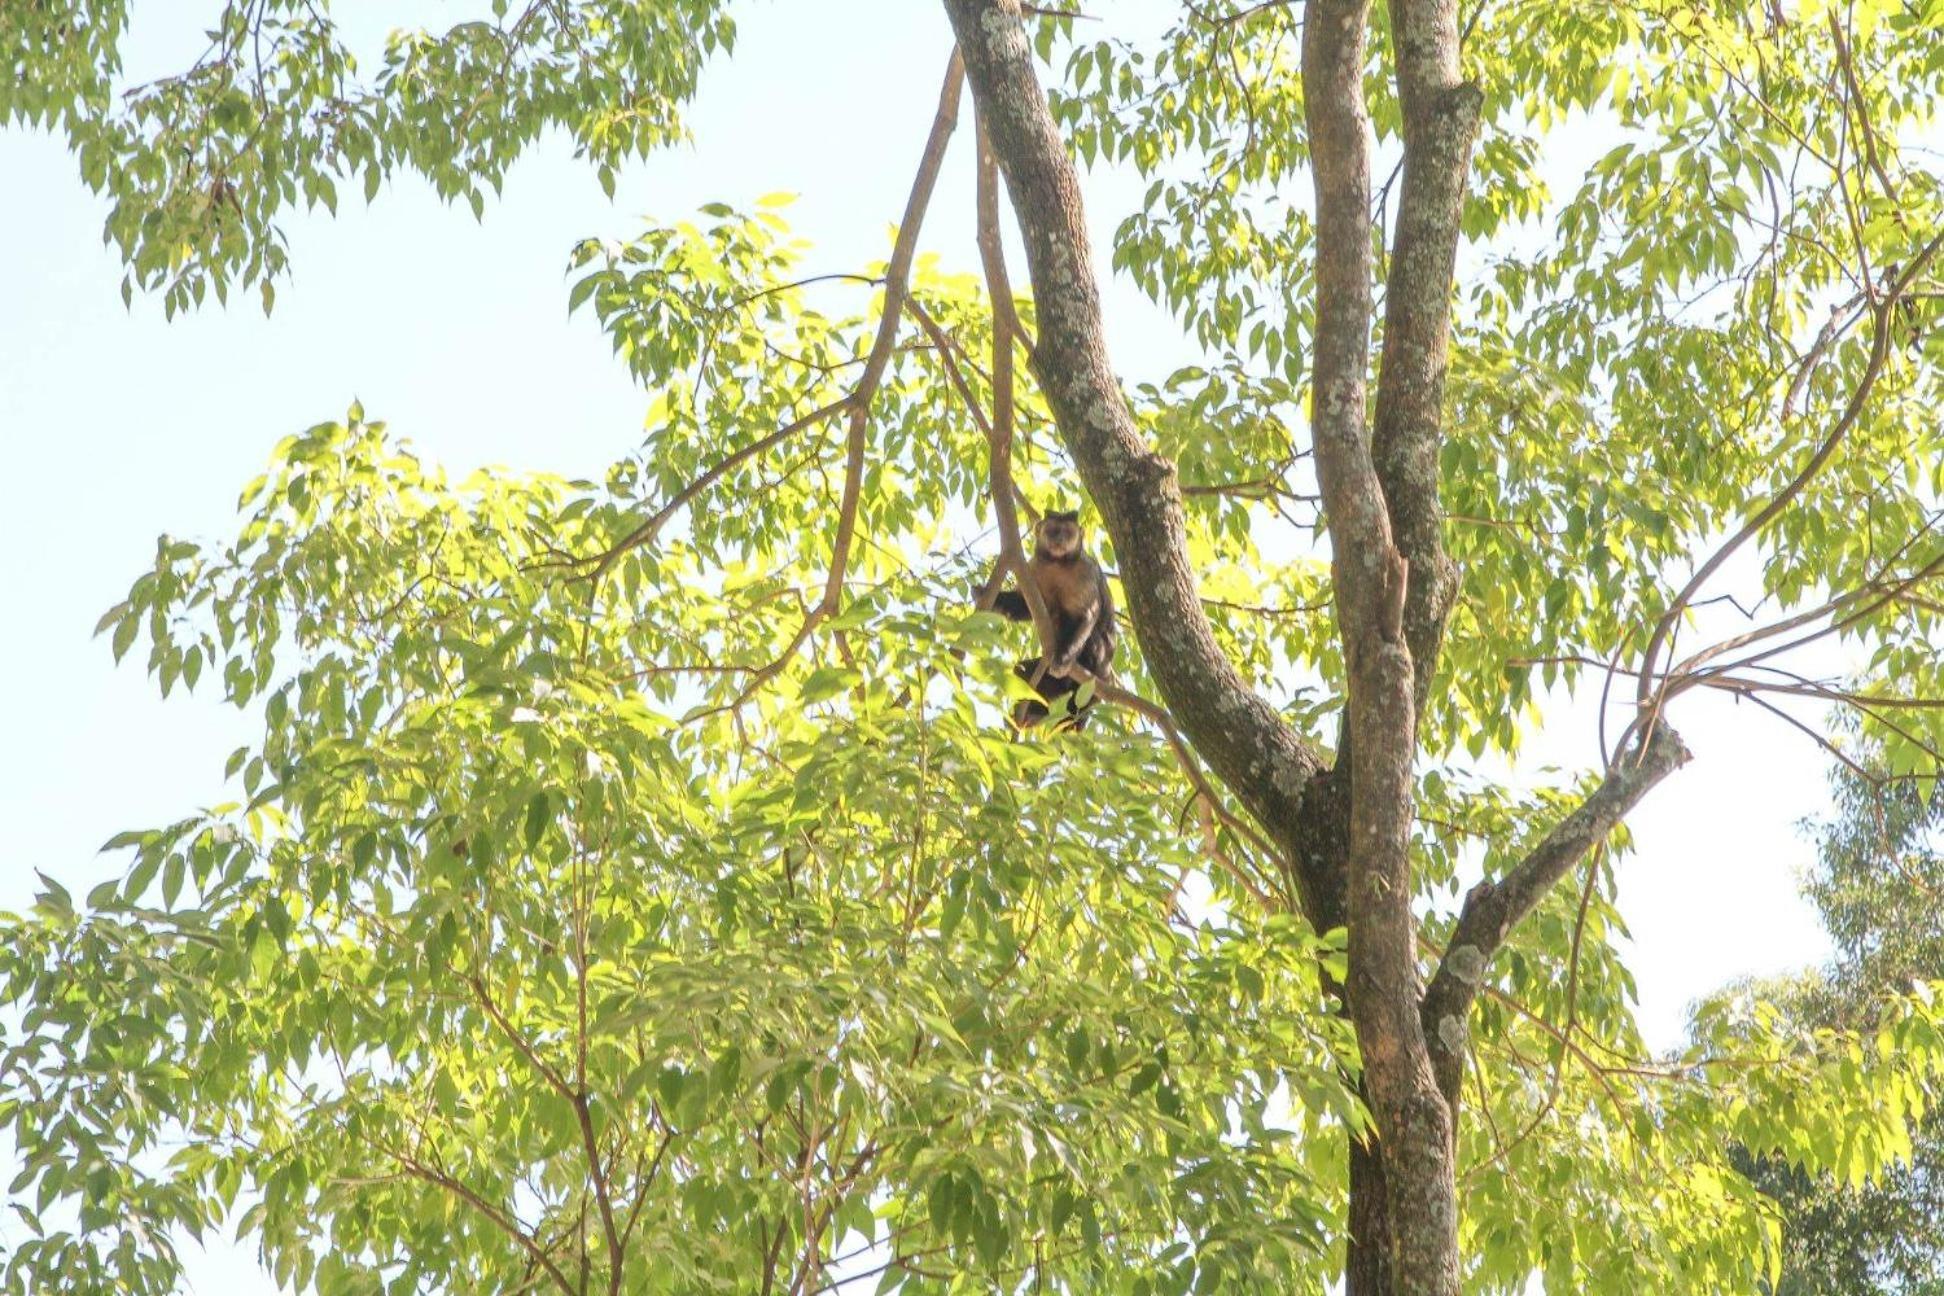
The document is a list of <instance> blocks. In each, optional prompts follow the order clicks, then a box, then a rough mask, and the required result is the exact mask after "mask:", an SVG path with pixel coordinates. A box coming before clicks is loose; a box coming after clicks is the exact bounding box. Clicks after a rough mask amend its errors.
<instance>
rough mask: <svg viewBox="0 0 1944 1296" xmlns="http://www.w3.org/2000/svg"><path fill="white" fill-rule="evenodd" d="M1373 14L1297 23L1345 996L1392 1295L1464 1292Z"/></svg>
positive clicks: (1347, 0) (1323, 8)
mask: <svg viewBox="0 0 1944 1296" xmlns="http://www.w3.org/2000/svg"><path fill="white" fill-rule="evenodd" d="M1366 16H1367V15H1366V8H1365V4H1364V2H1363V0H1310V4H1309V8H1308V12H1307V16H1306V18H1305V20H1304V24H1303V88H1304V104H1305V109H1306V112H1307V116H1308V126H1309V137H1310V156H1311V159H1312V163H1311V165H1312V167H1313V169H1314V173H1315V186H1316V226H1317V233H1316V259H1317V270H1316V286H1317V287H1316V354H1315V359H1314V363H1313V365H1312V374H1313V380H1312V381H1313V388H1312V395H1311V402H1312V404H1311V414H1310V422H1311V427H1312V431H1313V435H1314V437H1315V444H1316V468H1317V478H1318V481H1319V483H1320V484H1321V486H1322V490H1323V504H1324V511H1325V514H1326V516H1327V518H1328V522H1329V531H1330V545H1331V561H1330V573H1331V580H1332V583H1333V588H1334V592H1335V598H1336V614H1337V626H1338V633H1339V636H1340V637H1341V639H1342V643H1343V650H1344V659H1345V664H1346V667H1347V669H1346V677H1347V678H1346V683H1347V685H1348V693H1349V698H1348V704H1347V707H1346V714H1347V717H1348V720H1347V727H1346V733H1347V735H1348V738H1349V746H1350V856H1349V858H1350V861H1351V871H1350V878H1349V888H1348V898H1349V910H1350V913H1349V917H1350V923H1349V929H1350V950H1349V954H1350V957H1349V967H1350V972H1349V986H1348V990H1349V1004H1350V1017H1351V1020H1352V1022H1353V1023H1354V1024H1355V1026H1356V1031H1357V1044H1358V1048H1359V1050H1360V1051H1361V1053H1362V1055H1363V1067H1364V1073H1363V1081H1364V1089H1365V1093H1366V1095H1367V1097H1368V1099H1369V1105H1370V1110H1371V1116H1372V1118H1373V1120H1374V1122H1375V1124H1376V1127H1377V1136H1378V1144H1379V1147H1380V1148H1381V1152H1382V1156H1383V1179H1384V1195H1385V1200H1386V1202H1387V1203H1388V1205H1389V1214H1390V1219H1389V1224H1390V1239H1389V1242H1390V1245H1389V1248H1388V1250H1389V1257H1388V1259H1389V1262H1390V1267H1391V1280H1392V1287H1393V1290H1395V1291H1396V1292H1398V1293H1400V1294H1402V1296H1457V1291H1458V1204H1457V1175H1456V1171H1455V1168H1454V1166H1453V1141H1452V1126H1451V1111H1450V1108H1449V1106H1448V1105H1447V1104H1446V1102H1445V1100H1444V1098H1443V1096H1442V1094H1440V1092H1439V1090H1438V1082H1437V1077H1436V1075H1435V1073H1434V1072H1433V1071H1432V1067H1431V1056H1430V1050H1429V1048H1428V1046H1427V1044H1426V1042H1425V1038H1424V1032H1423V1028H1422V1025H1421V1019H1420V1017H1419V1012H1418V1004H1419V991H1420V987H1419V984H1418V971H1417V952H1416V951H1417V919H1416V916H1415V915H1414V914H1413V912H1412V910H1411V900H1412V897H1413V894H1414V887H1413V885H1412V880H1411V860H1410V838H1411V803H1412V791H1413V787H1412V781H1413V763H1414V760H1415V757H1416V751H1417V723H1416V722H1417V706H1416V697H1415V694H1416V689H1415V684H1414V678H1413V677H1414V669H1413V666H1412V659H1411V649H1410V646H1409V644H1408V643H1407V642H1406V640H1405V635H1404V613H1405V604H1406V600H1407V593H1408V584H1409V567H1408V565H1407V563H1406V560H1405V556H1404V555H1403V554H1402V553H1401V552H1400V551H1399V550H1398V547H1397V545H1396V543H1395V541H1394V539H1393V537H1392V532H1391V519H1390V508H1389V505H1388V504H1387V502H1386V499H1385V493H1384V490H1383V486H1382V483H1381V481H1380V480H1379V478H1378V474H1377V466H1376V463H1375V461H1374V459H1373V457H1372V452H1371V444H1370V439H1369V436H1368V434H1367V432H1366V425H1365V374H1366V373H1367V372H1368V369H1369V363H1370V357H1369V350H1370V343H1369V337H1370V320H1371V304H1370V282H1371V264H1370V255H1371V254H1370V121H1369V117H1368V115H1367V112H1366V110H1365V106H1364V92H1363V69H1364V35H1365V25H1366ZM1448 282H1449V281H1448V280H1447V284H1448ZM1447 291H1448V289H1447ZM1430 665H1431V666H1433V667H1434V666H1435V663H1431V664H1430Z"/></svg>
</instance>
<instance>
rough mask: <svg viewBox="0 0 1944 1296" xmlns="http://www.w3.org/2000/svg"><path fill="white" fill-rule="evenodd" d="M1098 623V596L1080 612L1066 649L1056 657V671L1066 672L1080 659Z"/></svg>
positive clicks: (1054, 665)
mask: <svg viewBox="0 0 1944 1296" xmlns="http://www.w3.org/2000/svg"><path fill="white" fill-rule="evenodd" d="M1098 624H1100V600H1099V599H1098V598H1096V599H1094V600H1093V602H1091V603H1089V604H1087V610H1086V611H1085V612H1083V613H1081V614H1080V620H1079V622H1078V624H1076V625H1075V626H1074V627H1073V633H1072V634H1071V635H1070V636H1069V637H1068V638H1067V645H1066V650H1065V651H1064V652H1062V653H1061V654H1060V655H1059V656H1058V657H1057V658H1055V659H1054V661H1053V663H1052V668H1053V669H1054V670H1055V671H1059V672H1065V671H1066V669H1067V668H1068V667H1070V666H1072V665H1073V664H1074V663H1075V662H1077V661H1079V660H1080V652H1081V650H1082V649H1084V648H1085V647H1086V646H1087V640H1089V639H1091V638H1092V637H1093V632H1094V627H1095V626H1096V625H1098Z"/></svg>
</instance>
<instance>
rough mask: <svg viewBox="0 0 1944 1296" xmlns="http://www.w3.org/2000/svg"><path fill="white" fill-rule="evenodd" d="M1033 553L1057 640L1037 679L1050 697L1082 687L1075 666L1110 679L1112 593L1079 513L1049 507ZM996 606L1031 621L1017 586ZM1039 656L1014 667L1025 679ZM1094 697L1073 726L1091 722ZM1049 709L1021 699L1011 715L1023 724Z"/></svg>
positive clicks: (1033, 570) (1032, 573) (1029, 569)
mask: <svg viewBox="0 0 1944 1296" xmlns="http://www.w3.org/2000/svg"><path fill="white" fill-rule="evenodd" d="M1033 541H1034V543H1033V556H1032V558H1031V559H1030V560H1028V562H1027V564H1026V575H1027V578H1028V579H1030V580H1031V581H1032V582H1033V584H1034V586H1035V587H1036V588H1037V589H1038V590H1039V593H1040V598H1041V599H1042V600H1043V601H1044V602H1045V603H1046V610H1047V612H1048V613H1049V614H1050V615H1051V616H1052V618H1053V642H1052V643H1050V644H1047V645H1045V648H1046V653H1047V657H1046V673H1045V675H1044V676H1043V677H1042V678H1041V679H1040V682H1039V684H1038V685H1037V688H1038V691H1039V695H1040V696H1041V697H1043V698H1045V699H1046V701H1047V702H1056V701H1058V700H1059V699H1060V698H1063V697H1066V696H1067V695H1069V694H1071V693H1074V692H1076V691H1078V690H1079V688H1080V684H1081V682H1082V681H1081V680H1080V679H1073V678H1069V677H1068V672H1069V671H1070V670H1071V669H1072V668H1073V667H1075V666H1079V667H1082V668H1084V669H1085V670H1086V672H1087V674H1089V675H1094V676H1098V677H1099V678H1101V679H1108V680H1111V679H1112V678H1113V671H1114V641H1115V638H1116V635H1117V633H1118V628H1117V627H1116V626H1115V624H1114V598H1113V595H1112V594H1111V593H1110V592H1109V591H1108V589H1107V577H1106V576H1105V575H1104V574H1103V573H1102V572H1101V570H1100V564H1099V563H1097V562H1095V561H1094V560H1093V558H1092V556H1091V555H1089V554H1088V553H1087V551H1086V550H1085V549H1083V548H1081V546H1080V515H1079V514H1078V513H1072V512H1069V513H1048V514H1047V515H1046V516H1045V518H1043V519H1042V520H1041V522H1040V524H1039V529H1038V530H1037V531H1035V532H1034V535H1033ZM992 610H993V611H994V612H997V613H999V614H1000V615H1002V616H1005V617H1007V618H1009V619H1011V620H1014V621H1031V620H1032V619H1033V613H1032V609H1031V608H1029V607H1028V606H1027V603H1026V596H1025V595H1024V594H1023V593H1021V592H1020V591H1019V590H1016V589H1013V590H1002V591H1001V592H1000V594H999V597H998V598H997V599H995V600H994V601H993V604H992ZM1039 663H1040V659H1039V658H1038V657H1037V656H1034V657H1027V658H1025V659H1023V660H1022V661H1021V662H1020V663H1019V664H1018V665H1017V666H1015V667H1014V668H1013V671H1014V673H1015V674H1017V675H1018V676H1019V677H1020V678H1021V679H1023V680H1025V681H1026V682H1027V683H1029V684H1031V683H1032V682H1033V673H1034V672H1035V671H1036V670H1038V669H1039ZM1092 705H1093V703H1092V701H1091V699H1090V700H1089V701H1088V702H1087V704H1086V705H1085V706H1082V707H1080V708H1079V709H1078V710H1076V711H1075V712H1074V714H1073V717H1072V719H1071V720H1070V721H1069V722H1068V724H1070V726H1071V727H1072V728H1074V729H1083V728H1085V727H1086V724H1087V717H1086V711H1087V709H1088V707H1091V706H1092ZM1049 714H1050V712H1049V711H1048V710H1047V707H1046V705H1045V704H1044V703H1039V702H1021V703H1020V704H1019V707H1018V709H1017V710H1016V711H1014V713H1013V720H1014V722H1015V723H1017V724H1018V725H1019V726H1020V727H1021V728H1024V727H1026V726H1028V725H1033V724H1037V723H1039V722H1040V721H1041V720H1044V719H1045V718H1046V717H1047V716H1048V715H1049Z"/></svg>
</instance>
